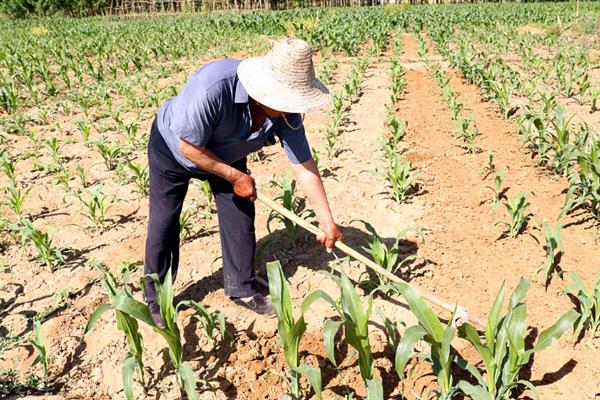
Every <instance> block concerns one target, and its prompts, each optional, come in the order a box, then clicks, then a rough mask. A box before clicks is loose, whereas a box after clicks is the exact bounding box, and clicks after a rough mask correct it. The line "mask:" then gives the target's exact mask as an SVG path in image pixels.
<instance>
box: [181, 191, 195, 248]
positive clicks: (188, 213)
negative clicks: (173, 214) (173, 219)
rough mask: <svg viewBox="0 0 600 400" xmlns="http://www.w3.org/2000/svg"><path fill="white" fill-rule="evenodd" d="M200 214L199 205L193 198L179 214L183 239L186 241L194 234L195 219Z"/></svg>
mask: <svg viewBox="0 0 600 400" xmlns="http://www.w3.org/2000/svg"><path fill="white" fill-rule="evenodd" d="M198 214H199V212H198V207H197V206H196V204H195V202H194V201H193V200H192V202H191V203H190V204H189V205H188V206H186V207H185V208H184V209H183V210H182V211H181V214H179V226H180V239H181V241H186V240H188V239H189V238H190V237H191V236H192V228H193V223H194V222H193V221H194V220H195V219H196V217H197V216H198Z"/></svg>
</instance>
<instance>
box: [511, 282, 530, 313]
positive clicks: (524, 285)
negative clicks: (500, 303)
mask: <svg viewBox="0 0 600 400" xmlns="http://www.w3.org/2000/svg"><path fill="white" fill-rule="evenodd" d="M529 286H531V284H530V283H529V281H528V280H527V279H526V278H521V280H520V281H519V284H518V285H517V287H516V289H515V290H514V291H513V293H512V295H511V296H510V302H509V304H508V309H509V310H512V309H513V308H515V307H516V306H517V304H519V303H521V302H522V301H523V299H524V298H525V296H526V295H527V291H528V290H529Z"/></svg>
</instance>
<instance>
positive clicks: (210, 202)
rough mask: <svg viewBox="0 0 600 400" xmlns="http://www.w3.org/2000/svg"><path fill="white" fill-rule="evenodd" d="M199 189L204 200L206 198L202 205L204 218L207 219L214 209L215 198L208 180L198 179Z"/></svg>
mask: <svg viewBox="0 0 600 400" xmlns="http://www.w3.org/2000/svg"><path fill="white" fill-rule="evenodd" d="M200 189H201V190H202V194H203V195H204V200H206V206H205V207H204V218H206V219H209V218H210V216H211V214H212V212H213V209H214V205H215V200H214V197H213V192H212V189H211V188H210V183H208V180H201V181H200Z"/></svg>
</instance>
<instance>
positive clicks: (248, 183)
mask: <svg viewBox="0 0 600 400" xmlns="http://www.w3.org/2000/svg"><path fill="white" fill-rule="evenodd" d="M231 184H232V185H233V193H235V194H237V195H238V196H240V197H243V198H245V199H248V200H252V201H255V200H256V183H255V182H254V178H253V177H251V176H250V175H248V174H244V173H240V174H239V176H237V177H236V178H235V179H234V180H233V182H231Z"/></svg>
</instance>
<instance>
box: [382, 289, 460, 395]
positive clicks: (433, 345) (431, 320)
mask: <svg viewBox="0 0 600 400" xmlns="http://www.w3.org/2000/svg"><path fill="white" fill-rule="evenodd" d="M394 289H395V290H396V291H397V292H398V293H400V294H401V295H402V297H403V298H404V299H405V300H406V302H407V303H408V306H409V307H410V310H411V311H412V313H413V314H414V315H415V317H416V318H417V320H418V324H417V325H414V326H412V327H410V328H408V329H406V331H404V335H403V336H402V338H401V339H400V342H399V343H398V346H397V347H396V355H395V358H394V367H395V369H396V373H397V374H398V376H399V377H400V379H401V380H402V379H405V377H406V365H407V364H408V362H409V361H410V360H411V359H412V358H413V349H414V348H415V345H416V344H417V342H419V341H421V340H423V341H424V342H426V343H427V344H428V345H429V347H430V349H429V352H428V353H427V355H426V359H427V361H429V362H430V363H431V366H432V369H433V373H434V375H435V376H436V378H437V384H438V388H439V398H440V399H450V398H452V397H454V396H455V395H456V394H457V386H456V383H455V382H454V378H453V376H452V371H451V368H452V365H453V363H454V362H455V359H456V352H455V351H454V350H453V348H452V345H451V342H452V339H453V338H454V337H455V336H456V328H455V327H454V326H453V325H452V320H453V319H454V315H453V316H452V317H451V318H450V321H449V322H448V324H447V325H443V324H442V323H441V322H440V320H439V318H438V317H437V316H436V315H435V314H434V312H433V311H432V310H431V308H429V306H427V304H426V303H425V301H424V300H423V299H422V298H421V296H419V294H418V293H417V292H416V291H415V290H414V289H413V288H412V287H410V285H408V284H406V283H395V284H394Z"/></svg>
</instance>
